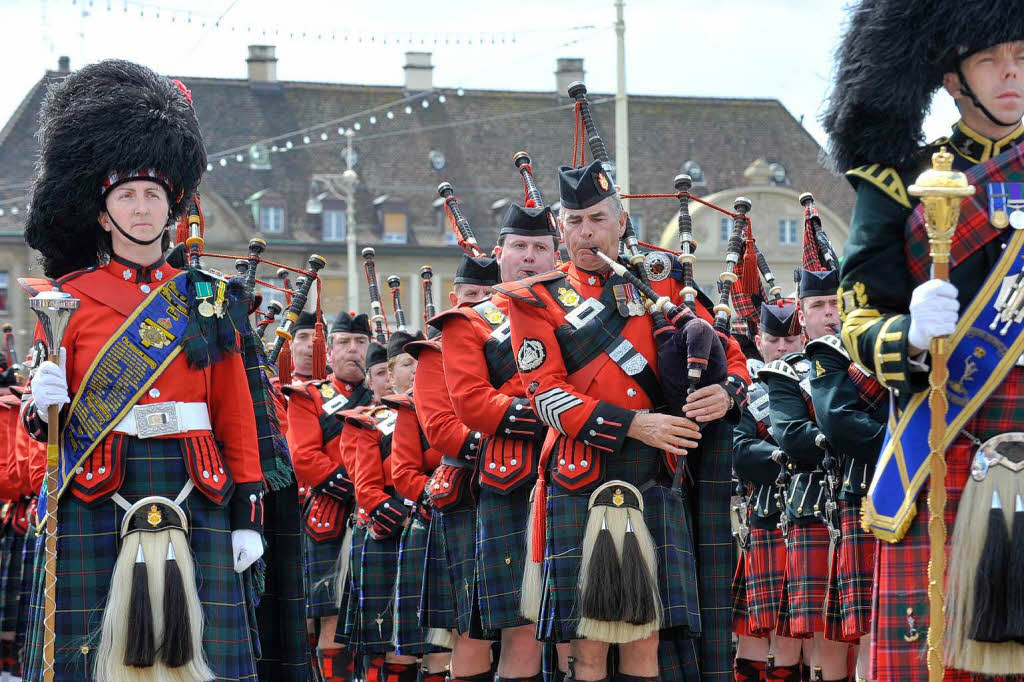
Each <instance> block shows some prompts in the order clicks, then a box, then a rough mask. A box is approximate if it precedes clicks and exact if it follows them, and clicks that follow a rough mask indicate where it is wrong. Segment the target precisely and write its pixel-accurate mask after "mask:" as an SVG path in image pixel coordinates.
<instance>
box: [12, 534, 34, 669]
mask: <svg viewBox="0 0 1024 682" xmlns="http://www.w3.org/2000/svg"><path fill="white" fill-rule="evenodd" d="M21 565H22V572H21V585H20V588H19V590H20V592H19V595H18V622H17V625H16V627H15V629H14V631H15V639H14V642H15V647H16V649H17V650H18V651H20V652H22V666H23V667H24V665H25V661H24V651H25V641H26V639H27V635H28V628H29V605H30V603H31V601H32V585H33V583H34V582H35V576H36V531H35V525H34V523H32V522H31V521H30V522H29V526H28V533H26V534H25V546H24V549H23V551H22V554H21Z"/></svg>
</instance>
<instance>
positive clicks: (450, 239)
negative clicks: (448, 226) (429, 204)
mask: <svg viewBox="0 0 1024 682" xmlns="http://www.w3.org/2000/svg"><path fill="white" fill-rule="evenodd" d="M444 243H445V244H451V245H453V246H454V245H455V244H458V243H459V238H458V237H457V236H455V230H448V231H447V232H445V233H444Z"/></svg>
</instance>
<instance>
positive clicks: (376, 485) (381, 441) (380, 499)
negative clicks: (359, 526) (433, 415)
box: [346, 405, 396, 514]
mask: <svg viewBox="0 0 1024 682" xmlns="http://www.w3.org/2000/svg"><path fill="white" fill-rule="evenodd" d="M362 416H363V420H364V421H363V422H361V423H360V425H359V426H358V427H356V428H353V429H352V430H351V434H349V435H347V436H346V438H352V440H353V441H354V447H355V455H356V457H355V461H356V470H355V475H354V478H353V480H354V481H355V484H356V503H357V504H358V506H359V511H360V513H366V514H372V513H373V510H375V509H376V508H377V507H378V506H379V505H381V504H383V503H384V502H389V501H391V500H393V499H394V495H393V494H392V492H391V491H392V490H394V486H395V482H394V476H393V474H392V470H391V457H390V454H391V434H392V431H391V429H393V428H394V423H393V420H394V419H395V417H396V415H395V410H394V408H391V407H385V406H383V405H376V406H374V407H373V408H372V409H370V410H368V411H367V412H366V413H365V414H363V415H362ZM389 421H390V422H391V426H390V427H389V426H388V425H387V424H388V422H389ZM371 422H372V425H371ZM382 423H383V426H382ZM354 425H355V423H354V422H350V423H349V426H354ZM346 428H347V427H346ZM382 428H383V429H384V430H383V431H382ZM385 431H387V433H385Z"/></svg>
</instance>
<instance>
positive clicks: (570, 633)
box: [537, 440, 701, 642]
mask: <svg viewBox="0 0 1024 682" xmlns="http://www.w3.org/2000/svg"><path fill="white" fill-rule="evenodd" d="M604 464H605V477H604V480H605V481H611V480H623V481H626V482H628V483H632V484H633V485H635V486H637V487H642V486H643V485H644V484H645V483H649V482H651V481H653V485H651V486H650V487H649V488H647V489H646V490H645V491H644V492H643V498H644V520H645V521H646V522H647V528H648V530H649V531H650V533H651V537H652V538H653V539H654V544H655V547H656V552H655V554H656V556H657V561H658V589H659V592H660V594H661V603H662V609H663V614H662V623H661V627H662V628H663V629H668V628H671V629H673V636H674V637H675V638H683V637H698V636H700V631H701V619H700V610H699V601H698V598H697V566H696V561H695V559H694V546H693V530H692V528H693V520H692V518H691V515H690V500H689V491H687V490H686V489H685V486H684V490H683V491H682V492H680V491H673V490H672V489H671V487H670V486H671V483H670V480H669V479H668V477H667V475H666V474H663V473H662V470H661V462H660V456H659V454H658V453H657V452H656V451H655V450H653V449H652V448H649V447H647V446H644V445H642V444H640V443H638V442H636V441H632V440H627V441H626V445H625V446H624V447H623V449H622V451H621V452H620V453H619V454H617V455H615V456H614V457H608V458H606V459H605V463H604ZM589 498H590V494H589V492H586V493H570V492H567V491H566V490H564V489H562V488H560V487H558V486H555V485H553V484H549V485H548V499H547V531H546V535H545V537H546V547H545V552H544V592H543V595H542V598H541V609H540V621H539V622H538V624H537V632H538V636H539V638H540V639H542V640H544V641H548V642H564V641H568V640H571V639H577V635H576V629H577V627H578V626H579V608H578V606H577V597H578V594H577V593H578V581H579V575H580V568H581V567H580V563H581V560H582V544H583V533H584V530H585V528H586V525H587V504H588V502H589Z"/></svg>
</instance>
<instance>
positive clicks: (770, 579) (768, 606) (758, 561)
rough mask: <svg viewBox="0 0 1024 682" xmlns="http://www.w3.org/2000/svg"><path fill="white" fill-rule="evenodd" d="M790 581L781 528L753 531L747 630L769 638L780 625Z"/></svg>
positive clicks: (750, 552) (747, 572)
mask: <svg viewBox="0 0 1024 682" xmlns="http://www.w3.org/2000/svg"><path fill="white" fill-rule="evenodd" d="M785 579H786V543H785V541H784V540H783V538H782V531H780V530H779V529H778V528H772V529H768V528H751V529H750V549H749V550H748V551H747V562H746V584H747V629H748V630H749V631H750V633H751V634H752V635H754V636H759V637H763V636H767V635H768V634H769V633H770V632H771V631H772V630H774V629H775V627H776V625H777V624H778V621H779V606H780V603H781V601H782V586H783V583H784V582H785Z"/></svg>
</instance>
